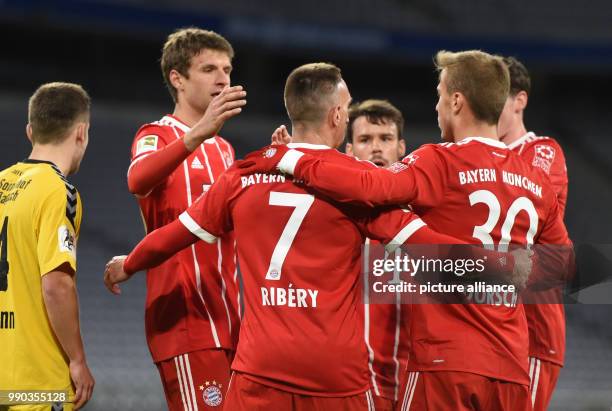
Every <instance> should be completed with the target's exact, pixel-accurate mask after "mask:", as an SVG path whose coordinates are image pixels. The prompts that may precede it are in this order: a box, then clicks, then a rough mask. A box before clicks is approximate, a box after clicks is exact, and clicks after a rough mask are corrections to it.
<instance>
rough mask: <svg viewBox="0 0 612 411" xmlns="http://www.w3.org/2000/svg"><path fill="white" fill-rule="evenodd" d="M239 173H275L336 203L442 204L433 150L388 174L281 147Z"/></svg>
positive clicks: (258, 155)
mask: <svg viewBox="0 0 612 411" xmlns="http://www.w3.org/2000/svg"><path fill="white" fill-rule="evenodd" d="M238 167H240V168H241V169H243V171H242V173H243V174H250V173H254V172H275V171H277V170H279V171H281V172H283V173H286V174H291V175H293V176H294V177H295V179H296V180H300V181H303V182H304V183H305V184H306V185H308V186H310V187H312V188H314V189H315V190H316V191H318V192H319V193H321V194H323V195H326V196H328V197H330V198H332V199H334V200H336V201H339V202H343V203H346V202H350V203H357V204H362V205H367V206H371V207H372V206H379V205H393V204H408V203H411V204H419V205H421V206H433V205H435V204H437V203H438V202H439V201H440V200H441V199H442V197H443V194H444V187H445V186H446V179H447V171H446V164H445V162H444V160H443V158H442V157H441V155H440V153H439V151H437V150H436V148H435V146H434V145H426V146H423V147H422V148H420V149H419V150H417V151H415V152H414V153H412V154H410V155H408V156H407V157H406V158H405V159H404V160H403V161H402V162H398V163H395V164H393V165H392V166H391V167H390V168H389V169H381V168H373V167H372V168H370V167H368V168H367V169H364V167H355V166H354V165H350V164H338V163H335V162H330V161H325V160H323V159H321V158H320V157H318V156H312V155H310V154H306V153H302V152H300V151H297V150H288V149H287V147H286V146H272V147H270V148H268V149H264V150H263V151H260V152H255V153H253V154H251V155H249V156H247V158H245V160H244V161H241V162H238Z"/></svg>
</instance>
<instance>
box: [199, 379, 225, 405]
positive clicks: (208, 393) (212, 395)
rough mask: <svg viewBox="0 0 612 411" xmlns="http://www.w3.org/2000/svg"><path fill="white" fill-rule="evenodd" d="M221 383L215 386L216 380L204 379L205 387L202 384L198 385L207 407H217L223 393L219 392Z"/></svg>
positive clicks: (221, 400)
mask: <svg viewBox="0 0 612 411" xmlns="http://www.w3.org/2000/svg"><path fill="white" fill-rule="evenodd" d="M220 387H221V384H219V385H218V386H217V382H216V381H213V382H212V383H211V382H210V381H206V387H204V386H203V385H201V386H200V390H202V399H203V400H204V404H206V405H208V406H209V407H218V406H219V405H221V403H222V402H223V393H222V392H221V389H220Z"/></svg>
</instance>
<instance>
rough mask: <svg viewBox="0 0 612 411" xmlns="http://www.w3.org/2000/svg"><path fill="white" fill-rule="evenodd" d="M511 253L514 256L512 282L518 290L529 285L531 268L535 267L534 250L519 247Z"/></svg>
mask: <svg viewBox="0 0 612 411" xmlns="http://www.w3.org/2000/svg"><path fill="white" fill-rule="evenodd" d="M511 254H512V255H513V256H514V270H513V271H512V278H511V281H512V284H514V286H515V287H516V289H517V290H519V291H520V290H522V289H524V288H525V286H526V285H527V281H528V280H529V275H531V269H532V268H533V251H532V250H531V249H528V248H517V249H516V250H513V251H512V252H511Z"/></svg>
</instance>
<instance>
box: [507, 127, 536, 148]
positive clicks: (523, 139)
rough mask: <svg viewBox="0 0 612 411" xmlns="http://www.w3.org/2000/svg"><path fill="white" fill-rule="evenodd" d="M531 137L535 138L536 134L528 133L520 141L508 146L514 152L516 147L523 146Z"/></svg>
mask: <svg viewBox="0 0 612 411" xmlns="http://www.w3.org/2000/svg"><path fill="white" fill-rule="evenodd" d="M530 137H535V133H534V132H533V131H529V132H527V134H525V135H524V136H522V137H521V138H519V139H518V140H515V141H513V142H512V143H510V144H508V148H509V149H510V150H514V149H515V148H516V147H518V146H520V145H521V144H523V143H524V142H525V141H526V140H527V139H528V138H530Z"/></svg>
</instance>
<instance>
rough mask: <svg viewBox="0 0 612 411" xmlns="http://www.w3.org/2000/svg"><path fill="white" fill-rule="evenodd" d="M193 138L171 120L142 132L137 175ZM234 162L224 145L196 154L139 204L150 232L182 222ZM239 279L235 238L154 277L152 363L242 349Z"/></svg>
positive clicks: (196, 250)
mask: <svg viewBox="0 0 612 411" xmlns="http://www.w3.org/2000/svg"><path fill="white" fill-rule="evenodd" d="M188 130H189V128H188V127H187V126H186V125H185V124H183V123H181V122H180V120H178V119H176V118H174V117H172V116H169V115H168V116H164V117H163V118H162V119H161V120H159V121H157V122H154V123H150V124H146V125H144V126H142V127H141V128H140V130H139V131H138V132H137V134H136V136H135V138H134V144H133V146H132V168H131V170H130V173H131V172H132V171H134V170H138V168H136V169H135V168H134V167H138V166H139V163H140V162H142V161H146V160H148V157H149V156H153V155H156V152H157V151H159V150H164V148H165V147H166V148H167V147H169V146H170V145H172V143H175V142H176V141H178V140H181V138H182V136H183V134H184V133H185V132H187V131H188ZM176 144H178V143H176ZM181 144H182V142H181ZM176 147H180V146H179V145H177V146H176ZM142 157H145V158H142ZM233 160H234V154H233V149H232V147H231V146H230V145H229V143H227V141H225V140H224V139H222V138H221V137H214V138H211V139H209V140H207V141H205V142H204V143H203V144H202V145H201V146H200V147H198V148H197V149H196V150H194V151H193V152H192V153H191V154H189V156H188V157H187V158H186V159H185V160H184V161H183V162H181V163H180V164H178V166H177V167H176V168H175V169H174V170H173V171H172V172H171V173H170V174H169V175H165V176H163V180H162V181H161V182H160V183H159V184H157V185H156V186H155V187H154V188H153V190H152V191H151V192H150V193H149V194H148V195H147V196H146V197H142V198H139V199H138V203H139V206H140V211H141V214H142V217H143V222H144V224H145V229H146V231H147V232H152V231H154V230H155V229H157V228H160V227H163V226H164V225H166V224H168V223H171V222H172V221H174V220H175V219H176V218H178V216H179V215H180V214H181V213H182V212H183V211H184V210H185V209H186V208H187V207H188V206H189V205H190V204H192V203H193V202H194V201H195V200H196V199H197V198H198V197H199V196H200V195H202V193H203V192H204V191H205V189H207V188H208V187H210V185H211V184H212V183H213V182H214V181H215V180H216V179H217V178H218V177H219V175H221V173H223V172H224V171H225V169H226V168H227V167H229V166H230V164H231V163H232V162H233ZM134 164H135V165H134ZM143 164H146V163H143ZM129 267H130V266H129V265H128V268H129ZM235 273H236V263H235V242H234V237H233V234H232V233H229V232H228V233H227V234H226V235H225V236H223V238H221V239H220V241H219V242H218V243H216V244H207V243H204V242H203V241H198V242H197V243H195V244H193V245H192V246H191V247H188V248H186V249H184V250H182V251H180V252H178V253H176V254H174V255H172V256H171V257H170V258H169V259H168V260H166V261H165V262H163V263H161V264H160V265H158V266H156V267H154V268H151V269H149V270H148V271H147V298H146V309H145V331H146V336H147V343H148V345H149V349H150V351H151V355H152V357H153V361H155V362H158V361H162V360H164V359H168V358H172V357H175V356H177V355H179V354H183V353H186V352H192V351H198V350H201V349H206V348H225V349H230V350H231V349H235V346H236V343H237V339H238V330H239V327H240V318H239V306H238V305H239V302H238V299H239V295H238V285H237V282H236V278H235Z"/></svg>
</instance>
